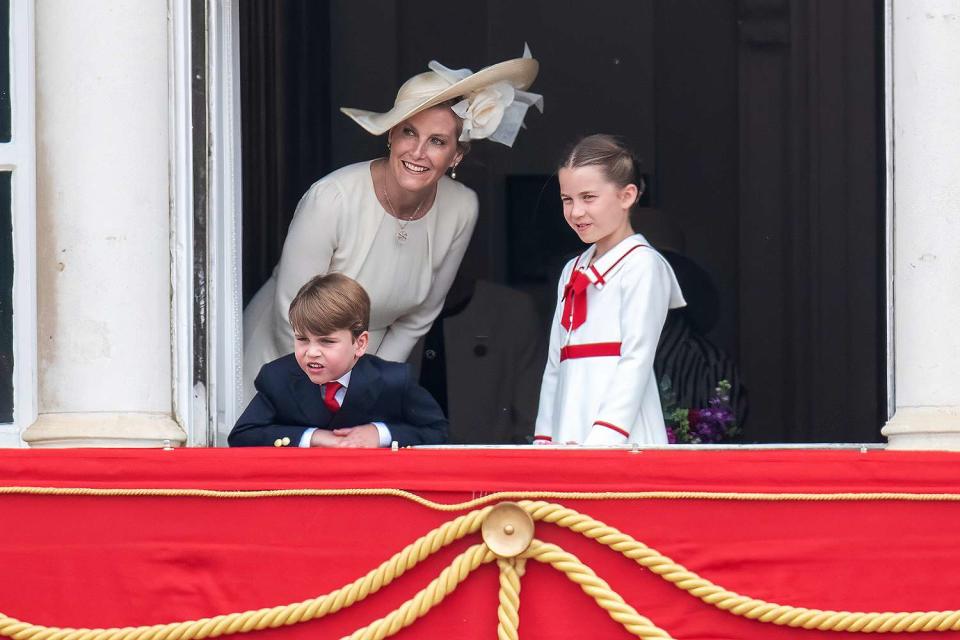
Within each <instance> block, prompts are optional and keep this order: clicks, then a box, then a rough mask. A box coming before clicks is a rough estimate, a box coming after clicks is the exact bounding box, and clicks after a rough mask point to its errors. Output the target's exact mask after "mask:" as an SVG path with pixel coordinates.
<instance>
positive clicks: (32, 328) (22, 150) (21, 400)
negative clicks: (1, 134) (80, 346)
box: [0, 0, 38, 446]
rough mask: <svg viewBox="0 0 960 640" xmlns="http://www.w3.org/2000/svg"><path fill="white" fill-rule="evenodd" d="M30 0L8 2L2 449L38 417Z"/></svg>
mask: <svg viewBox="0 0 960 640" xmlns="http://www.w3.org/2000/svg"><path fill="white" fill-rule="evenodd" d="M34 15H35V14H34V3H33V0H14V1H13V2H11V3H10V34H11V45H10V47H11V50H10V54H11V55H10V84H11V87H10V94H11V96H12V104H11V107H12V115H13V119H12V122H11V125H12V136H11V140H10V142H9V143H5V144H0V165H2V167H3V169H4V170H11V169H12V170H13V176H12V185H11V186H12V189H11V191H12V193H11V198H12V202H11V205H12V206H11V210H12V213H13V255H14V276H13V277H14V280H13V367H14V368H13V425H14V428H15V430H16V432H17V433H16V434H15V437H13V438H3V437H0V446H23V445H22V443H21V442H20V437H19V433H21V432H23V431H24V430H25V429H26V428H27V427H29V426H30V425H31V424H32V423H33V422H34V421H35V420H36V418H37V396H38V386H37V170H36V68H35V64H36V63H35V51H34V42H35V38H34V23H35V20H34Z"/></svg>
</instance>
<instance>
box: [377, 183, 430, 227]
mask: <svg viewBox="0 0 960 640" xmlns="http://www.w3.org/2000/svg"><path fill="white" fill-rule="evenodd" d="M383 171H384V174H383V199H384V200H386V201H387V206H389V207H390V215H391V216H393V219H394V220H396V221H397V242H406V241H407V238H408V237H409V236H408V235H407V225H409V224H410V223H411V222H413V221H414V220H416V219H417V217H418V216H419V215H420V209H422V208H423V203H424V202H426V201H427V199H428V198H429V197H430V196H429V195H428V196H427V197H426V198H424V199H423V200H421V201H420V203H419V204H418V205H417V208H416V209H415V210H414V212H413V215H412V216H410V217H409V218H401V217H400V213H399V212H398V211H397V208H396V207H394V206H393V203H392V202H391V201H390V194H388V193H387V174H386V171H387V168H386V167H384V168H383Z"/></svg>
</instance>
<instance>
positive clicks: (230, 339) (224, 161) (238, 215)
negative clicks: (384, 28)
mask: <svg viewBox="0 0 960 640" xmlns="http://www.w3.org/2000/svg"><path fill="white" fill-rule="evenodd" d="M208 19H209V27H208V29H207V34H208V41H207V49H208V51H209V52H210V57H209V59H208V73H209V83H208V87H209V93H208V100H209V102H208V105H209V114H210V136H209V140H210V153H209V154H208V156H207V157H208V160H209V163H210V171H209V174H208V180H209V182H208V184H209V191H208V196H209V198H208V202H207V204H208V211H209V217H208V220H209V236H208V247H209V255H210V270H209V272H208V275H209V278H208V282H207V286H208V292H209V296H208V300H209V301H210V304H209V305H208V309H207V320H208V325H207V326H208V328H209V333H208V335H209V336H210V343H209V344H210V349H209V355H210V357H209V361H208V364H209V366H208V381H209V385H210V386H209V399H210V415H211V416H212V419H211V420H210V422H209V428H208V431H207V444H209V445H215V446H226V444H227V442H226V438H227V435H228V434H229V433H230V429H231V428H232V427H233V425H234V423H235V422H236V420H237V417H238V416H239V414H240V410H241V409H242V407H241V406H240V405H241V402H242V394H243V391H242V387H243V371H242V368H243V345H242V338H243V327H242V322H243V308H242V296H243V292H242V286H243V284H242V273H243V271H242V268H241V254H242V226H243V212H242V190H241V189H242V183H241V167H242V164H241V145H240V137H241V136H240V126H241V125H240V83H239V79H240V48H239V47H240V43H239V31H240V19H239V6H238V5H237V3H235V2H233V1H232V0H221V1H220V2H212V3H210V5H209V15H208Z"/></svg>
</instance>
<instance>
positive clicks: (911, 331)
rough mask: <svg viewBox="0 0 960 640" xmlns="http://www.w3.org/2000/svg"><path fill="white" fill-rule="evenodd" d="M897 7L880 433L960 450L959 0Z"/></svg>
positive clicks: (906, 0)
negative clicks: (883, 424)
mask: <svg viewBox="0 0 960 640" xmlns="http://www.w3.org/2000/svg"><path fill="white" fill-rule="evenodd" d="M892 10H893V16H892V18H893V22H892V32H893V50H892V54H893V144H894V147H893V159H894V174H893V175H894V180H893V196H894V287H893V289H894V303H895V308H894V328H895V330H894V357H895V396H896V406H897V411H896V414H895V415H894V417H893V419H892V420H891V423H890V424H889V425H888V426H887V428H886V429H885V430H884V432H885V433H886V434H887V435H894V436H895V437H896V435H897V434H900V433H907V434H909V433H921V432H922V433H925V434H926V435H924V436H923V437H924V438H927V437H928V436H929V435H930V434H940V436H943V437H945V438H947V439H948V440H950V441H951V442H950V443H948V444H949V445H950V446H954V447H956V446H960V384H958V381H960V331H958V330H957V327H960V0H923V1H922V2H917V1H916V0H894V2H893V5H892ZM914 444H923V443H919V442H917V443H914ZM927 444H931V443H930V442H928V443H927ZM941 444H943V443H941ZM891 445H897V443H896V442H895V438H891ZM936 446H937V447H939V446H940V445H939V444H938V445H936Z"/></svg>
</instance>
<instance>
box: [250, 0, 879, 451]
mask: <svg viewBox="0 0 960 640" xmlns="http://www.w3.org/2000/svg"><path fill="white" fill-rule="evenodd" d="M240 10H241V11H240V21H241V25H240V26H241V79H242V85H241V89H242V110H243V162H244V164H243V170H244V190H243V198H244V202H243V206H244V257H243V263H244V264H243V275H244V298H245V301H246V300H248V299H249V297H250V296H252V295H253V293H254V292H255V291H256V290H257V288H258V287H259V286H260V284H261V283H262V282H263V281H264V280H266V278H267V277H268V276H269V274H270V271H271V270H272V268H273V265H274V264H276V262H277V260H278V258H279V255H280V250H281V248H282V244H283V239H284V235H285V232H286V228H287V225H288V224H289V221H290V218H291V216H292V214H293V210H294V208H295V206H296V202H297V200H298V199H299V197H300V195H301V194H302V193H303V192H304V191H305V190H306V189H307V187H308V186H309V185H310V184H311V183H312V182H313V181H315V180H316V179H318V178H319V177H321V176H323V175H324V174H325V173H327V172H328V171H330V170H332V169H335V168H337V167H340V166H343V165H345V164H348V163H352V162H356V161H360V160H364V159H370V158H374V157H377V156H379V155H382V154H383V144H384V142H383V140H382V139H380V138H373V137H372V136H369V135H368V134H366V133H365V132H364V131H362V130H361V129H360V128H359V127H357V126H356V125H355V124H354V123H353V122H352V121H350V120H349V119H348V118H346V117H345V116H343V115H342V114H341V113H340V112H339V107H340V106H354V107H361V108H369V109H375V110H386V109H387V108H389V106H390V105H391V104H392V101H393V98H394V96H395V92H396V89H397V87H398V86H399V85H400V84H401V83H402V82H403V81H404V80H405V79H407V78H408V77H410V76H411V75H413V74H415V73H419V72H422V71H424V70H425V69H426V64H427V62H428V61H429V60H430V59H433V58H436V59H437V60H439V61H440V62H442V63H444V64H446V65H447V66H451V67H470V68H472V69H479V68H480V67H482V66H484V65H485V64H489V63H491V62H494V61H499V60H503V59H507V58H510V57H516V56H518V55H519V54H520V52H521V51H522V48H523V44H524V42H528V43H529V44H530V47H531V49H532V51H533V53H534V56H535V57H537V58H538V59H539V60H540V63H541V73H540V76H539V77H538V79H537V81H536V83H535V85H534V87H533V90H534V91H537V92H539V93H542V94H543V95H544V97H545V102H546V110H545V113H544V114H543V115H542V116H541V115H539V114H534V115H531V116H528V118H527V123H528V129H527V130H525V131H523V132H521V134H520V136H519V137H518V139H517V142H516V144H515V145H514V148H513V149H507V148H505V147H501V146H499V145H495V144H490V143H479V144H475V145H474V150H473V151H472V152H471V153H470V155H469V156H467V158H466V160H465V161H464V163H463V165H462V170H458V177H459V178H461V179H462V181H463V182H464V183H466V184H467V185H469V186H470V187H472V188H473V189H474V190H475V191H476V192H477V193H478V194H479V196H480V202H481V209H480V210H481V214H480V221H479V223H478V227H477V230H476V233H475V235H474V238H473V241H472V244H471V247H470V251H469V252H468V255H467V258H466V259H465V261H464V266H463V269H464V270H467V271H469V272H470V273H473V274H476V275H478V276H480V277H483V278H485V279H487V280H491V281H494V282H499V283H503V284H508V285H510V286H512V287H514V288H518V289H522V290H524V291H526V292H527V293H529V294H531V295H532V296H533V297H534V299H535V300H536V301H537V304H538V307H539V310H540V312H541V314H542V316H543V318H547V317H548V316H549V313H550V312H551V311H552V306H553V296H554V295H555V279H556V277H557V275H558V273H559V269H560V267H561V266H562V263H563V260H564V259H565V258H566V257H567V256H568V255H569V254H570V253H572V252H575V251H577V250H578V247H577V243H576V241H575V238H573V236H572V234H570V235H567V236H565V235H564V234H565V233H566V229H565V227H564V224H563V222H562V219H561V218H560V214H559V203H558V202H557V201H556V200H555V195H552V193H553V192H552V191H551V187H550V186H549V184H548V179H549V177H550V176H551V174H552V173H553V171H554V164H555V162H556V159H557V157H558V156H559V154H560V152H561V151H562V149H563V147H564V146H565V145H566V144H567V143H569V142H570V141H572V140H573V139H575V138H576V137H577V136H579V135H582V134H587V133H593V132H608V133H616V134H620V135H622V136H624V137H625V138H626V139H627V140H628V141H629V142H630V144H631V145H632V146H633V147H634V149H635V150H636V151H637V152H638V153H639V155H640V156H641V157H642V158H643V160H644V163H645V164H644V171H645V173H646V174H647V176H648V177H649V185H650V188H649V194H648V199H647V201H646V202H645V204H647V205H648V206H649V207H650V208H651V209H652V210H653V212H652V213H650V215H649V216H646V214H641V217H642V218H644V220H646V221H647V222H644V221H643V220H641V221H640V222H639V226H640V230H648V229H645V228H644V225H645V224H646V225H650V227H649V233H650V237H651V240H654V241H655V243H656V241H657V240H660V239H662V242H664V243H665V244H669V245H670V247H668V248H672V249H676V250H678V251H680V252H682V253H683V254H685V256H686V257H687V258H689V259H690V260H692V261H693V262H695V263H696V264H697V265H699V267H702V269H703V270H704V271H705V272H706V273H707V274H709V276H710V278H711V279H712V281H713V284H714V286H715V292H714V298H713V299H714V300H715V303H716V304H715V306H716V309H715V311H716V313H715V314H713V315H712V316H711V318H712V321H711V323H710V327H709V331H708V333H707V336H708V337H709V339H710V340H711V341H712V342H713V343H714V344H716V345H717V346H718V347H719V348H721V349H723V350H724V351H726V352H727V353H729V354H731V355H732V356H733V357H734V358H735V359H736V360H737V361H738V362H739V367H740V371H741V375H742V379H743V381H744V384H745V386H746V387H747V389H748V390H749V417H748V419H747V420H746V422H745V424H744V433H743V436H742V439H743V441H744V442H870V441H877V440H880V433H879V430H880V427H881V426H882V424H883V422H884V421H885V419H886V406H885V390H884V389H885V388H884V380H885V364H884V363H885V356H884V353H885V351H884V335H885V327H884V317H885V313H884V309H885V304H886V301H885V300H884V297H883V296H884V290H885V287H884V273H885V270H884V244H883V243H884V227H883V224H884V223H883V219H884V217H883V208H882V199H881V194H882V189H883V184H882V176H883V164H882V163H883V143H882V141H883V131H882V120H883V118H882V112H881V105H882V104H883V100H882V77H883V74H882V69H881V64H882V59H883V56H882V46H883V42H882V32H883V31H882V3H880V2H879V1H877V0H739V1H737V0H726V1H718V0H669V1H667V0H641V1H637V0H604V1H599V2H591V3H589V4H588V5H585V4H584V3H580V2H559V3H558V2H556V1H551V2H547V1H546V0H530V1H526V2H522V3H517V2H508V1H505V0H486V1H483V2H478V3H474V4H472V5H471V7H470V12H469V15H467V14H466V13H465V11H464V7H463V5H460V4H457V3H450V2H444V1H441V0H424V1H422V2H417V3H407V2H401V1H399V0H392V1H387V0H336V1H332V2H328V3H318V2H313V1H311V0H286V1H284V2H273V1H271V0H244V1H243V2H241V4H240ZM372 16H375V18H371V17H372ZM544 185H547V186H544ZM664 221H666V222H664ZM531 236H535V241H534V242H533V245H534V246H536V247H538V248H539V253H534V254H531V253H530V252H529V251H526V250H524V248H523V247H524V246H527V245H530V244H531ZM564 238H566V240H564ZM571 241H572V242H571ZM518 256H519V257H518ZM524 256H527V259H526V260H525V259H524ZM544 334H546V325H545V323H544Z"/></svg>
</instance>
